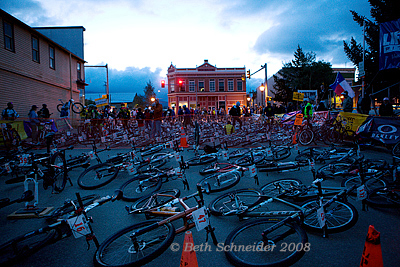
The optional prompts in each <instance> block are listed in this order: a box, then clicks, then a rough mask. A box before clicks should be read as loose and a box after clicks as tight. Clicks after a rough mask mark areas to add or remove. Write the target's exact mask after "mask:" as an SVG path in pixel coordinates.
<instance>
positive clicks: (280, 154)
mask: <svg viewBox="0 0 400 267" xmlns="http://www.w3.org/2000/svg"><path fill="white" fill-rule="evenodd" d="M272 154H273V159H274V160H283V159H287V158H288V157H290V155H291V154H292V152H291V151H290V148H288V147H279V148H275V149H273V150H272Z"/></svg>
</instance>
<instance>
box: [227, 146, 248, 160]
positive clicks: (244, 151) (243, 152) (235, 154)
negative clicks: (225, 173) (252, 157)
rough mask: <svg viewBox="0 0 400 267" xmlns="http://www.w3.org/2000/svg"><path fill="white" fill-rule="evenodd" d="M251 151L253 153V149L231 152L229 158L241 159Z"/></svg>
mask: <svg viewBox="0 0 400 267" xmlns="http://www.w3.org/2000/svg"><path fill="white" fill-rule="evenodd" d="M250 151H251V148H241V149H236V150H233V151H231V152H229V154H228V156H229V159H234V158H237V157H241V156H243V155H245V154H247V153H249V152H250Z"/></svg>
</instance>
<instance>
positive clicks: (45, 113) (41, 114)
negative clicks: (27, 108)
mask: <svg viewBox="0 0 400 267" xmlns="http://www.w3.org/2000/svg"><path fill="white" fill-rule="evenodd" d="M38 115H39V117H40V118H43V119H48V118H50V111H49V109H48V108H47V105H46V104H43V105H42V108H41V109H40V110H39V112H38Z"/></svg>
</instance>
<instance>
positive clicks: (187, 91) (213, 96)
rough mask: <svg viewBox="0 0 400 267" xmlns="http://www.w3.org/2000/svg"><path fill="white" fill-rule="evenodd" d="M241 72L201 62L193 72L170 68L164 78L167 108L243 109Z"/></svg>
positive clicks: (244, 88) (243, 87) (191, 69)
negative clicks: (237, 106)
mask: <svg viewBox="0 0 400 267" xmlns="http://www.w3.org/2000/svg"><path fill="white" fill-rule="evenodd" d="M245 73H246V69H245V68H217V67H215V66H212V65H211V64H209V63H208V60H204V63H203V64H202V65H200V66H199V67H196V68H176V67H175V66H174V65H172V64H171V65H170V66H169V68H168V74H167V85H168V106H170V107H173V106H175V107H179V106H183V105H186V106H187V107H190V108H193V109H195V108H198V109H203V108H206V109H207V110H208V109H209V108H211V109H212V108H216V109H220V108H223V109H225V110H226V111H227V110H228V108H230V107H232V106H233V105H235V104H236V102H238V101H239V102H240V103H241V105H246V103H247V100H246V81H245V80H246V79H245V78H244V77H245Z"/></svg>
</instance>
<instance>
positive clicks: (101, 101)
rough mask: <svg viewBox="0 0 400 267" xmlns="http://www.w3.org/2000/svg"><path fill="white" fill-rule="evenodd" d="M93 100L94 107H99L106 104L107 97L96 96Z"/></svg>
mask: <svg viewBox="0 0 400 267" xmlns="http://www.w3.org/2000/svg"><path fill="white" fill-rule="evenodd" d="M94 101H95V102H96V107H98V108H99V107H103V106H106V105H107V101H108V99H107V98H104V97H102V98H97V99H95V100H94Z"/></svg>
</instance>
